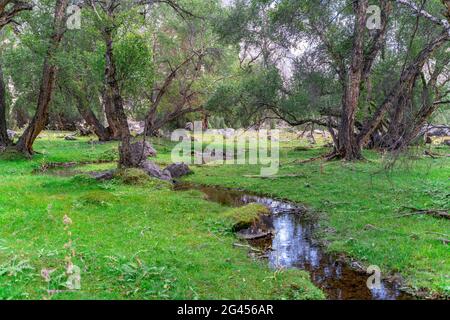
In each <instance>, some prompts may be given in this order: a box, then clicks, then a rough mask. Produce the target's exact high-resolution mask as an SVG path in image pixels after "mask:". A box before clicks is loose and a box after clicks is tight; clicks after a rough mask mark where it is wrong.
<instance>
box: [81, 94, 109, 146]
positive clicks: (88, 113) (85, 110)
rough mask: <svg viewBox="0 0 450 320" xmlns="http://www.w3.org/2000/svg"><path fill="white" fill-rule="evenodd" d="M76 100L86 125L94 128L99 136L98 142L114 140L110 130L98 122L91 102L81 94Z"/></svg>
mask: <svg viewBox="0 0 450 320" xmlns="http://www.w3.org/2000/svg"><path fill="white" fill-rule="evenodd" d="M76 100H77V101H76V105H77V109H78V112H80V115H81V116H82V117H83V119H84V121H86V123H87V124H88V125H89V126H90V127H91V128H92V130H93V131H94V133H95V134H96V135H97V137H98V140H100V141H110V140H112V136H111V134H110V131H109V130H108V128H105V127H104V126H103V125H102V123H101V122H100V121H99V120H98V118H97V116H96V115H95V113H94V112H93V111H92V109H91V108H90V107H89V102H88V100H87V99H86V97H84V96H83V94H82V93H80V94H79V95H78V96H77V97H76Z"/></svg>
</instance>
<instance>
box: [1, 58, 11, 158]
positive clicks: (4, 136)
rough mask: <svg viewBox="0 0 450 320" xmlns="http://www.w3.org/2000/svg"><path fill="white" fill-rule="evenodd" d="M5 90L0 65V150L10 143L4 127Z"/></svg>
mask: <svg viewBox="0 0 450 320" xmlns="http://www.w3.org/2000/svg"><path fill="white" fill-rule="evenodd" d="M5 95H6V90H5V83H4V81H3V69H2V66H1V65H0V149H1V148H2V147H6V146H8V145H9V144H10V143H11V141H10V140H9V137H8V131H7V126H6V97H5Z"/></svg>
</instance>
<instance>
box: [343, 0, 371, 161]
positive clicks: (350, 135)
mask: <svg viewBox="0 0 450 320" xmlns="http://www.w3.org/2000/svg"><path fill="white" fill-rule="evenodd" d="M355 6H356V21H355V29H354V38H353V52H352V59H351V66H350V70H349V72H348V76H347V77H348V79H347V84H346V86H345V90H344V98H343V105H342V113H341V124H340V127H339V138H338V142H339V145H338V148H337V152H338V155H339V156H340V157H342V158H343V159H345V160H348V161H353V160H358V159H361V158H362V155H361V149H360V147H359V145H358V144H357V141H356V137H355V131H354V130H355V113H356V110H357V108H358V103H359V96H360V88H361V81H362V77H363V69H364V33H365V27H366V14H367V8H368V0H359V1H356V2H355Z"/></svg>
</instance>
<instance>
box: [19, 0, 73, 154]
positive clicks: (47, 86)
mask: <svg viewBox="0 0 450 320" xmlns="http://www.w3.org/2000/svg"><path fill="white" fill-rule="evenodd" d="M68 4H69V0H57V1H56V6H55V17H54V22H53V29H54V31H53V35H52V37H51V39H50V45H49V48H48V49H47V54H46V56H45V60H44V66H43V69H42V79H41V86H40V89H39V98H38V103H37V110H36V113H35V115H34V117H33V119H32V120H31V123H30V124H29V125H28V127H27V128H26V129H25V132H24V133H23V134H22V136H21V137H20V139H19V141H18V143H17V145H16V148H17V150H18V151H19V152H21V153H23V154H25V155H27V156H31V155H32V154H33V143H34V141H35V140H36V138H37V136H38V135H39V133H40V132H41V131H42V130H43V129H44V128H45V125H46V122H47V120H48V114H49V107H50V103H51V100H52V95H53V89H54V86H55V81H56V74H57V71H58V67H57V66H56V64H55V61H53V59H54V56H55V54H56V52H57V50H58V48H59V44H60V43H61V40H62V37H63V35H64V32H65V31H66V20H67V18H66V10H67V7H68Z"/></svg>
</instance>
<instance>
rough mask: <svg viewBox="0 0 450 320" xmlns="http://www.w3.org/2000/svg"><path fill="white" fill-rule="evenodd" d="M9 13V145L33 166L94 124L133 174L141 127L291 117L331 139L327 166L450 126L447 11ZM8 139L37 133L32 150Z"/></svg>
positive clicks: (165, 5)
mask: <svg viewBox="0 0 450 320" xmlns="http://www.w3.org/2000/svg"><path fill="white" fill-rule="evenodd" d="M372 2H373V4H375V5H379V7H378V8H379V9H381V10H380V11H379V12H378V14H379V16H377V11H376V10H375V11H374V12H373V13H372V14H373V15H372V16H371V15H370V13H371V11H370V10H372V9H371V7H370V6H371V5H373V4H372ZM74 5H76V7H74ZM74 8H75V9H77V8H80V10H79V11H77V10H75V9H74ZM0 10H1V28H2V48H1V71H2V72H1V77H2V78H1V91H0V95H1V96H0V108H1V109H0V139H1V140H0V145H1V148H2V149H5V147H8V148H16V149H17V151H18V152H21V153H23V154H25V155H27V156H32V155H33V152H34V151H33V143H34V141H35V139H36V137H37V136H38V135H39V133H40V132H41V131H42V130H44V129H45V128H49V129H52V128H53V129H66V130H67V129H71V130H76V129H77V123H80V122H81V121H83V122H85V123H86V124H87V126H88V127H89V128H90V130H92V132H94V133H95V134H96V135H97V136H98V139H99V140H101V141H108V140H120V141H121V157H120V164H121V165H122V166H124V167H128V166H133V163H131V162H130V160H129V157H130V156H129V153H130V130H129V127H128V122H127V120H129V119H133V120H139V121H145V134H146V135H157V134H158V133H159V131H160V130H161V129H163V128H170V127H172V128H175V127H177V126H180V125H183V123H185V122H186V121H188V120H189V119H194V120H202V121H203V122H204V123H205V126H208V124H209V123H211V122H212V123H214V122H215V123H218V124H223V125H228V126H232V127H246V126H251V125H257V124H261V123H263V122H264V121H266V120H269V119H272V120H273V119H278V120H283V121H286V122H287V123H288V124H290V125H292V126H299V125H305V124H316V125H318V126H322V127H325V128H328V129H329V130H330V132H331V133H332V136H333V141H334V145H335V148H334V151H333V152H332V153H331V154H328V155H327V157H328V158H329V159H332V158H344V159H346V160H357V159H361V158H362V155H361V150H362V149H363V148H381V149H387V150H399V149H403V148H405V147H407V146H408V145H410V144H412V143H413V142H414V140H415V139H416V138H417V136H418V135H419V133H421V129H422V128H423V126H424V124H426V123H427V122H429V121H431V120H432V119H433V116H435V115H436V114H437V113H440V116H441V118H442V117H444V118H445V116H446V112H447V114H448V106H449V80H450V78H449V77H450V75H449V69H448V66H449V64H448V63H449V59H450V54H449V50H450V49H449V37H450V23H449V21H450V3H449V1H447V0H442V1H439V0H433V1H426V0H425V1H412V0H398V1H388V0H386V1H384V0H382V1H368V0H362V1H320V2H318V1H293V0H282V1H266V0H264V1H262V0H261V1H258V0H238V1H234V2H231V3H226V4H225V3H222V2H220V1H218V0H217V1H216V0H211V1H202V0H180V1H174V0H173V1H172V0H161V1H152V0H149V1H131V0H130V1H119V0H111V1H96V0H91V1H79V2H76V3H75V4H72V3H71V2H70V1H68V0H61V1H59V0H58V1H36V2H27V1H16V0H4V1H2V3H1V6H0ZM70 10H72V11H70ZM75 13H76V14H77V15H78V16H79V17H78V16H74V14H75ZM75 18H79V22H74V21H73V19H75ZM370 19H372V20H373V21H370ZM70 23H79V24H80V26H79V28H73V27H71V25H70ZM370 23H373V24H374V27H373V28H369V27H368V26H369V24H370ZM7 128H19V129H20V128H21V129H23V133H22V134H21V136H20V138H19V139H18V141H15V142H14V143H13V142H12V141H11V140H10V139H9V137H8V134H7Z"/></svg>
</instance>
